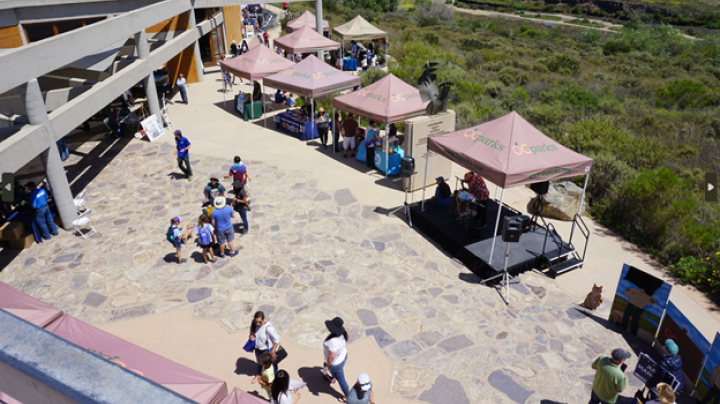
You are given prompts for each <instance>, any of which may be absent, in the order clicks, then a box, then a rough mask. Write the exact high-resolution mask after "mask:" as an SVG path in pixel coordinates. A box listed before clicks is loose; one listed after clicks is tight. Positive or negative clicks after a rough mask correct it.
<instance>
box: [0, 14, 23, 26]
mask: <svg viewBox="0 0 720 404" xmlns="http://www.w3.org/2000/svg"><path fill="white" fill-rule="evenodd" d="M18 22H19V21H18V18H17V15H16V14H15V10H7V11H4V12H2V13H0V28H4V27H11V26H13V25H18Z"/></svg>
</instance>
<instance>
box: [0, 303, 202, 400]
mask: <svg viewBox="0 0 720 404" xmlns="http://www.w3.org/2000/svg"><path fill="white" fill-rule="evenodd" d="M0 390H2V391H3V392H5V393H7V394H9V395H10V396H11V397H13V398H15V399H16V400H18V401H20V402H23V403H33V404H90V403H98V404H121V403H163V404H192V403H195V402H194V401H192V400H190V399H188V398H185V397H183V396H181V395H179V394H177V393H175V392H173V391H170V390H168V389H167V388H165V387H163V386H161V385H159V384H157V383H154V382H152V381H150V380H148V379H146V378H144V377H142V376H140V375H138V374H136V373H134V372H132V371H130V370H127V369H124V368H122V367H120V366H118V365H116V364H114V363H111V362H110V361H107V360H105V359H103V358H101V357H99V356H98V355H95V354H93V353H90V352H89V351H88V350H87V349H84V348H81V347H79V346H77V345H75V344H73V343H71V342H68V341H66V340H64V339H62V338H60V337H58V336H56V335H54V334H51V333H49V332H47V331H45V330H43V329H41V328H39V327H36V326H34V325H32V324H30V323H28V322H26V321H24V320H21V319H19V318H18V317H15V316H13V315H12V314H10V313H8V312H6V311H4V310H0Z"/></svg>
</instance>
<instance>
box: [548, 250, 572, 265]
mask: <svg viewBox="0 0 720 404" xmlns="http://www.w3.org/2000/svg"><path fill="white" fill-rule="evenodd" d="M559 250H560V249H559V248H556V249H554V250H552V251H548V252H546V253H545V257H546V258H547V260H548V261H549V262H550V264H553V265H555V264H556V263H557V262H559V261H562V260H564V259H565V258H567V257H568V256H570V255H571V254H573V253H574V252H576V251H577V250H575V249H572V248H567V247H565V248H563V250H562V253H561V254H560V256H558V251H559Z"/></svg>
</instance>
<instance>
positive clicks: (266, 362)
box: [250, 352, 275, 399]
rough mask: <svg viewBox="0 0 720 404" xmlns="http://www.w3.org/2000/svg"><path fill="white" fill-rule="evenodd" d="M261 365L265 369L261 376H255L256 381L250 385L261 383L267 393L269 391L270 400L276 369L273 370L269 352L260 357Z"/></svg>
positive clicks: (253, 380)
mask: <svg viewBox="0 0 720 404" xmlns="http://www.w3.org/2000/svg"><path fill="white" fill-rule="evenodd" d="M260 364H261V365H262V367H263V369H262V372H261V373H260V375H259V376H255V378H254V379H252V381H251V382H250V383H253V384H255V383H259V384H260V385H261V386H262V387H263V389H265V391H267V394H268V398H270V399H272V397H271V396H270V390H271V389H272V382H273V380H275V369H273V367H272V364H273V360H272V355H270V353H269V352H265V353H264V354H261V355H260Z"/></svg>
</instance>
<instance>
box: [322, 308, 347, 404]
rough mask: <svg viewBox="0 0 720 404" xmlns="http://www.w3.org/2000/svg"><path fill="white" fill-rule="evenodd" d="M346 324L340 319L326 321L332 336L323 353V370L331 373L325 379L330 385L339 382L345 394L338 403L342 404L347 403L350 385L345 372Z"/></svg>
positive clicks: (328, 339)
mask: <svg viewBox="0 0 720 404" xmlns="http://www.w3.org/2000/svg"><path fill="white" fill-rule="evenodd" d="M344 324H345V322H344V321H343V319H341V318H340V317H335V318H334V319H332V320H327V321H325V326H326V327H327V329H328V330H330V335H328V336H327V338H325V342H323V353H324V354H325V364H324V366H323V370H324V371H325V372H327V373H329V375H328V376H325V379H327V380H328V381H329V382H330V383H334V382H335V380H337V381H338V383H339V384H340V389H341V390H342V392H343V395H342V397H338V401H339V402H341V403H344V402H346V401H347V399H346V397H347V395H348V385H347V382H346V381H345V371H344V370H343V369H344V368H345V361H346V360H347V349H346V348H345V343H346V342H347V331H345V327H343V325H344Z"/></svg>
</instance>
